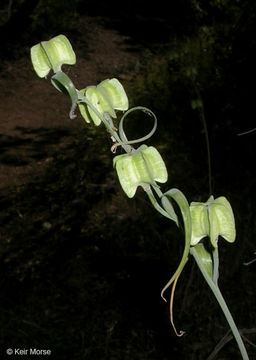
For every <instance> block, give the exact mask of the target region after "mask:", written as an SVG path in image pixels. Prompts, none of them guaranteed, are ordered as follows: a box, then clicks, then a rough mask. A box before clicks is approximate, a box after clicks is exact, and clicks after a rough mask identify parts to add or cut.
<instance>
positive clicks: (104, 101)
mask: <svg viewBox="0 0 256 360" xmlns="http://www.w3.org/2000/svg"><path fill="white" fill-rule="evenodd" d="M80 94H81V95H82V96H81V97H80V102H79V103H78V108H79V110H80V112H81V115H82V117H83V118H84V119H85V121H86V122H88V123H90V122H91V120H92V121H93V122H94V124H95V125H96V126H98V125H100V123H101V120H100V117H99V116H98V115H97V113H96V112H95V111H94V110H93V109H92V108H91V107H90V106H89V105H88V104H87V103H85V102H83V96H85V97H86V98H87V100H88V101H89V102H90V103H91V104H92V105H93V107H94V109H96V111H98V112H99V113H100V114H101V115H102V114H104V113H105V112H107V113H108V114H109V115H110V116H111V117H112V118H116V113H115V110H123V111H125V110H127V109H128V98H127V95H126V93H125V91H124V88H123V86H122V84H121V83H120V82H119V81H118V80H117V79H115V78H113V79H106V80H103V81H102V82H101V83H100V84H99V85H97V86H88V87H87V88H85V89H82V90H80Z"/></svg>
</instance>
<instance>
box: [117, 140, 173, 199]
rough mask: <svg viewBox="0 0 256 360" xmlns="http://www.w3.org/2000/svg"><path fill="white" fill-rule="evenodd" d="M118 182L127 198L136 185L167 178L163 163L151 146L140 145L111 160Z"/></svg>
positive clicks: (152, 182) (163, 180)
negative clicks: (128, 152)
mask: <svg viewBox="0 0 256 360" xmlns="http://www.w3.org/2000/svg"><path fill="white" fill-rule="evenodd" d="M113 162H114V167H115V168H116V170H117V175H118V178H119V181H120V184H121V186H122V188H123V190H124V192H125V193H126V195H127V196H128V197H129V198H132V197H133V196H134V195H135V193H136V190H137V187H138V186H143V185H144V184H151V185H154V184H155V181H158V182H160V183H165V182H166V181H167V178H168V174H167V170H166V166H165V163H164V161H163V159H162V157H161V155H160V154H159V152H158V151H157V150H156V148H154V147H152V146H149V147H148V146H146V145H142V146H141V147H140V148H139V149H138V150H137V151H136V152H135V153H130V154H124V155H119V156H116V157H115V158H114V160H113Z"/></svg>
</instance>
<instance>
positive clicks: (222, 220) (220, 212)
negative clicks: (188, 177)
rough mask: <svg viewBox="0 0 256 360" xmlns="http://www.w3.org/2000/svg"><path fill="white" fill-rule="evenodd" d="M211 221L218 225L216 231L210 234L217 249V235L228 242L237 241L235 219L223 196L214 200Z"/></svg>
mask: <svg viewBox="0 0 256 360" xmlns="http://www.w3.org/2000/svg"><path fill="white" fill-rule="evenodd" d="M211 221H212V223H213V224H216V229H213V230H212V233H210V238H211V242H212V244H213V245H214V246H215V247H216V246H217V244H216V234H217V233H218V234H217V236H218V235H220V236H222V237H223V238H224V239H225V240H226V241H228V242H230V243H233V242H234V241H235V239H236V228H235V218H234V214H233V210H232V208H231V205H230V203H229V202H228V200H227V199H226V198H225V197H224V196H221V197H219V198H217V199H215V200H214V202H213V204H212V209H211Z"/></svg>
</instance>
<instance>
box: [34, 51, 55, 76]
mask: <svg viewBox="0 0 256 360" xmlns="http://www.w3.org/2000/svg"><path fill="white" fill-rule="evenodd" d="M30 56H31V61H32V65H33V68H34V70H35V72H36V74H37V75H38V76H39V77H40V78H43V77H45V76H47V75H48V74H49V72H50V70H51V64H50V62H49V60H48V57H47V55H46V53H45V51H44V50H43V48H42V46H41V44H37V45H34V46H32V48H31V49H30Z"/></svg>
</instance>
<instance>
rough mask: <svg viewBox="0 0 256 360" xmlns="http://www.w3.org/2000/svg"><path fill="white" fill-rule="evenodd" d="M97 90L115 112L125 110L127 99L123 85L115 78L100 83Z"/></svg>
mask: <svg viewBox="0 0 256 360" xmlns="http://www.w3.org/2000/svg"><path fill="white" fill-rule="evenodd" d="M97 88H98V89H99V90H100V91H101V92H102V94H103V95H104V96H105V97H106V98H107V99H108V100H109V102H110V104H111V105H112V107H113V108H114V109H115V110H123V111H125V110H127V109H128V107H129V102H128V98H127V95H126V92H125V90H124V88H123V85H122V84H121V83H120V82H119V81H118V80H117V79H115V78H113V79H106V80H104V81H102V82H101V83H100V84H99V85H98V86H97Z"/></svg>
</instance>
